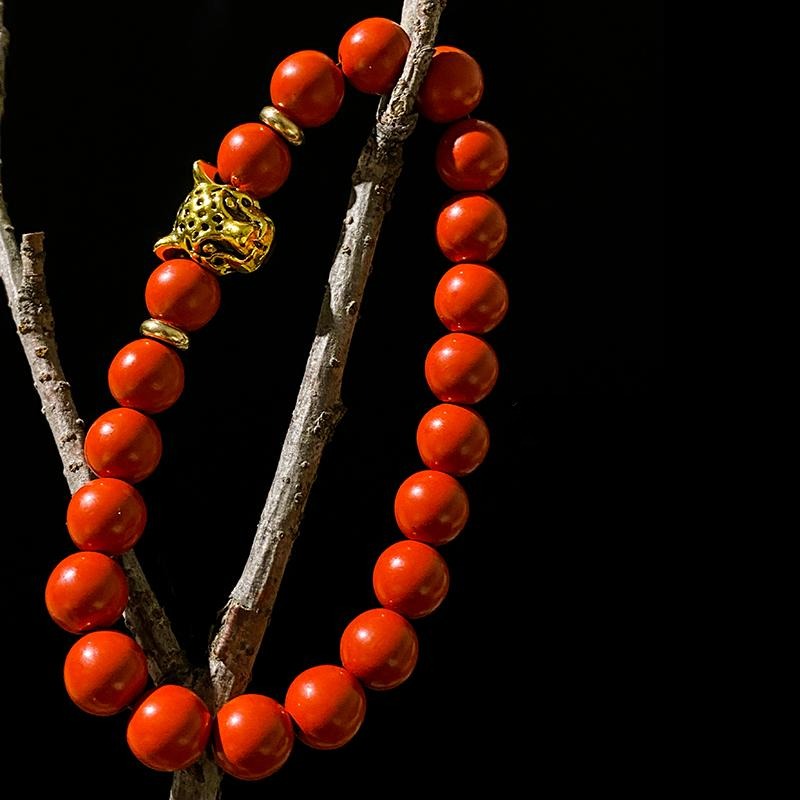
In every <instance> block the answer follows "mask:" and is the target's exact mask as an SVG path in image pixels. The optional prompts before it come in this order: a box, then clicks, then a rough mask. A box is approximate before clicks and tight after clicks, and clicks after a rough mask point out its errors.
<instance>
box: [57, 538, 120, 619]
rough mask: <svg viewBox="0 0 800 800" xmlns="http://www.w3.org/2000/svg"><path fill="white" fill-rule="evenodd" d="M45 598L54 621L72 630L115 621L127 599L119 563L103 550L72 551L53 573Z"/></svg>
mask: <svg viewBox="0 0 800 800" xmlns="http://www.w3.org/2000/svg"><path fill="white" fill-rule="evenodd" d="M44 602H45V605H46V606H47V611H48V613H49V614H50V616H51V617H52V618H53V621H54V622H55V623H56V624H57V625H59V626H60V627H62V628H63V629H64V630H65V631H69V632H70V633H85V632H86V631H88V630H91V629H92V628H103V627H108V626H109V625H113V624H114V623H115V622H116V621H117V620H118V619H119V618H120V617H121V616H122V612H123V611H124V610H125V606H126V604H127V602H128V581H127V579H126V578H125V573H124V572H123V571H122V568H121V567H120V566H119V564H117V563H115V562H114V561H112V560H111V559H110V558H109V557H108V556H104V555H103V554H102V553H72V554H71V555H68V556H67V557H66V558H65V559H64V560H63V561H61V562H60V563H59V564H58V565H57V566H56V568H55V569H54V570H53V571H52V573H50V577H49V578H48V579H47V586H46V587H45V590H44Z"/></svg>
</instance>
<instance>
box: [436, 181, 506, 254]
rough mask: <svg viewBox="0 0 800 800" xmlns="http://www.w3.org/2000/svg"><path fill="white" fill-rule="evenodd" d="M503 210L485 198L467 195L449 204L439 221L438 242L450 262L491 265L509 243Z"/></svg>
mask: <svg viewBox="0 0 800 800" xmlns="http://www.w3.org/2000/svg"><path fill="white" fill-rule="evenodd" d="M507 233H508V225H507V223H506V215H505V214H504V213H503V209H502V208H500V206H499V205H498V204H497V203H496V202H495V201H494V200H492V198H491V197H489V196H488V195H485V194H464V195H460V196H459V197H456V198H455V199H454V200H452V201H451V202H450V203H448V204H447V205H446V206H445V207H444V208H443V209H442V211H441V213H440V214H439V219H438V220H437V221H436V241H437V242H438V243H439V247H440V249H441V251H442V252H443V253H444V255H445V256H446V257H447V258H448V259H450V261H489V260H490V259H492V258H494V257H495V256H496V255H497V254H498V253H499V252H500V250H501V248H502V247H503V245H504V244H505V241H506V234H507Z"/></svg>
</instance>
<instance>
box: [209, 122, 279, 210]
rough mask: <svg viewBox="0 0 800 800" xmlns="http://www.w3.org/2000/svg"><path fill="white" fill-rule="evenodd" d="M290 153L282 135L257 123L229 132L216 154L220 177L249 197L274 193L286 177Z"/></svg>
mask: <svg viewBox="0 0 800 800" xmlns="http://www.w3.org/2000/svg"><path fill="white" fill-rule="evenodd" d="M291 167H292V156H291V154H290V153H289V145H287V144H286V141H285V140H284V139H283V137H282V136H281V135H280V134H279V133H276V132H275V131H274V130H272V128H270V127H269V126H267V125H262V124H261V123H260V122H246V123H245V124H244V125H237V126H236V127H235V128H234V129H233V130H231V131H229V132H228V134H227V135H226V136H225V138H224V139H223V140H222V144H220V146H219V152H218V153H217V169H218V170H219V175H220V178H222V180H223V181H225V183H229V184H230V185H231V186H233V187H234V189H239V190H240V191H242V192H246V193H247V194H249V195H250V196H251V197H255V198H261V197H268V196H269V195H271V194H274V193H275V192H277V191H278V189H280V188H281V186H283V184H284V183H285V182H286V179H287V178H288V177H289V170H290V169H291Z"/></svg>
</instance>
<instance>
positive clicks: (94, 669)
mask: <svg viewBox="0 0 800 800" xmlns="http://www.w3.org/2000/svg"><path fill="white" fill-rule="evenodd" d="M146 684H147V659H146V658H145V655H144V653H143V652H142V648H141V647H139V645H138V644H136V642H135V641H134V640H133V639H132V638H131V637H130V636H126V635H125V634H124V633H117V631H95V632H93V633H87V634H86V635H85V636H83V637H82V638H80V639H78V641H77V642H76V643H75V644H74V645H73V646H72V649H71V650H70V651H69V653H67V658H66V661H65V662H64V685H65V686H66V687H67V694H68V695H69V696H70V699H71V700H72V702H73V703H75V705H77V706H78V707H79V708H80V709H81V710H83V711H86V712H87V713H89V714H95V715H97V716H99V717H108V716H111V715H112V714H116V713H118V712H120V711H122V709H123V708H125V707H126V706H129V705H130V704H131V703H133V701H134V700H136V698H137V697H138V696H139V695H140V694H141V693H142V692H143V691H144V687H145V685H146Z"/></svg>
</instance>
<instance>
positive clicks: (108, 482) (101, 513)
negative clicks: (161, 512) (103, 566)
mask: <svg viewBox="0 0 800 800" xmlns="http://www.w3.org/2000/svg"><path fill="white" fill-rule="evenodd" d="M146 524H147V507H146V506H145V504H144V500H143V499H142V496H141V495H140V494H139V492H137V491H136V489H134V487H133V486H131V485H130V484H129V483H125V481H120V480H117V479H116V478H98V479H97V480H94V481H89V483H87V484H84V485H83V486H81V488H80V489H78V491H77V492H75V494H74V495H72V498H71V499H70V501H69V505H68V506H67V530H68V531H69V535H70V537H71V538H72V541H73V542H74V543H75V546H76V547H77V548H78V549H80V550H100V551H101V552H103V553H110V554H111V555H119V554H120V553H124V552H125V551H126V550H130V549H131V547H133V546H134V545H135V544H136V542H137V541H138V540H139V537H140V536H141V535H142V532H143V531H144V528H145V525H146Z"/></svg>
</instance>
